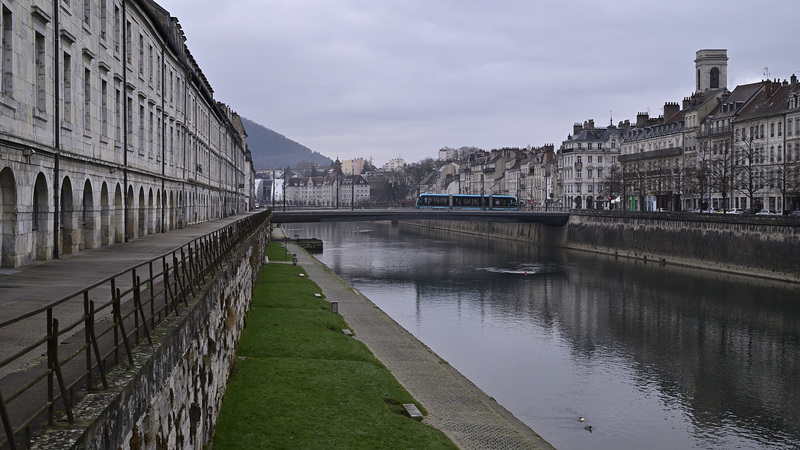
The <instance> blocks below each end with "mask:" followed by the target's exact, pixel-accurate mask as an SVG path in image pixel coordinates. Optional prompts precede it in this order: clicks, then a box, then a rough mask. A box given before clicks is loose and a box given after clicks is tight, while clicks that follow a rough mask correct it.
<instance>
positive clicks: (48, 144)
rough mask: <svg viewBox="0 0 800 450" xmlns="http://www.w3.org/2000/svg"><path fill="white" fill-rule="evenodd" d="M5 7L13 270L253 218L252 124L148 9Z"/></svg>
mask: <svg viewBox="0 0 800 450" xmlns="http://www.w3.org/2000/svg"><path fill="white" fill-rule="evenodd" d="M53 1H54V0H51V1H50V2H41V1H33V0H0V11H2V18H1V20H0V38H1V39H2V45H0V52H2V54H0V65H1V66H2V67H1V68H2V78H0V155H2V159H0V214H2V218H1V219H0V256H1V257H0V265H2V266H3V267H19V266H25V265H28V264H30V263H31V262H32V261H34V260H37V259H40V260H42V259H50V258H53V257H54V256H55V257H57V256H58V255H59V254H62V253H66V254H71V253H76V252H79V251H81V250H83V249H87V248H96V247H99V246H102V245H110V244H113V243H115V242H123V241H127V240H129V239H134V238H137V237H141V236H145V235H147V234H151V233H157V232H163V231H167V230H171V229H174V228H180V227H184V226H186V225H188V224H192V223H195V222H200V221H206V220H211V219H214V218H217V217H222V216H227V215H230V214H237V213H242V212H244V211H246V210H247V209H248V208H249V207H250V202H251V201H252V199H251V195H252V193H253V189H254V186H253V184H254V172H253V170H252V163H251V159H250V154H249V151H248V150H247V146H246V142H245V139H246V134H245V132H244V128H243V127H242V125H241V122H240V121H239V118H238V115H236V113H235V112H233V111H232V110H231V109H230V108H228V107H227V106H225V105H224V104H221V103H218V102H217V101H216V100H215V99H214V97H213V93H214V92H213V90H212V89H211V86H210V85H209V83H208V80H206V78H205V76H204V75H203V72H202V71H201V69H200V68H199V66H198V65H197V62H196V61H195V60H194V59H193V58H192V56H191V54H190V53H189V51H188V49H187V47H186V46H185V36H184V35H183V31H182V29H181V27H180V24H179V23H178V20H177V19H176V18H174V17H171V16H170V15H169V13H168V12H167V11H166V10H164V9H163V8H161V7H160V6H159V5H157V4H156V3H153V2H151V1H148V0H128V1H125V2H123V1H121V0H117V1H114V0H103V1H92V0H87V1H83V2H77V1H73V2H66V1H58V2H57V3H56V4H57V7H53V5H52V3H53Z"/></svg>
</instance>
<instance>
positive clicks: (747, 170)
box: [735, 128, 767, 213]
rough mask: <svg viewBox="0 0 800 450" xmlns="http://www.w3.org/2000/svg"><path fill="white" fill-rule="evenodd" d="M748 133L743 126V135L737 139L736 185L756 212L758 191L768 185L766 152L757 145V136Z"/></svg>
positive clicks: (752, 210) (751, 208)
mask: <svg viewBox="0 0 800 450" xmlns="http://www.w3.org/2000/svg"><path fill="white" fill-rule="evenodd" d="M746 134H747V133H746V132H745V131H744V128H743V129H742V136H741V138H738V139H737V141H736V146H735V161H736V167H737V174H736V187H737V188H738V189H739V190H741V191H742V192H744V194H745V196H746V197H747V203H748V204H749V205H750V210H751V212H753V213H756V212H758V211H756V210H755V208H756V202H755V200H756V193H757V192H758V191H760V190H761V189H763V188H764V187H765V186H766V185H767V178H766V177H765V171H764V167H763V164H764V153H763V150H762V149H761V148H760V147H758V146H756V145H755V136H753V135H750V136H747V135H746Z"/></svg>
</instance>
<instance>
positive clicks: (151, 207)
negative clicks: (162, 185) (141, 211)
mask: <svg viewBox="0 0 800 450" xmlns="http://www.w3.org/2000/svg"><path fill="white" fill-rule="evenodd" d="M156 216H158V211H156V206H155V203H153V188H150V189H148V190H147V234H153V233H155V231H156Z"/></svg>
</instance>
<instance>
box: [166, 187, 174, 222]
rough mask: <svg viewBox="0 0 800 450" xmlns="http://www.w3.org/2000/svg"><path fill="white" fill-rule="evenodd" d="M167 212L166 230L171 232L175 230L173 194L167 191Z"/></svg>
mask: <svg viewBox="0 0 800 450" xmlns="http://www.w3.org/2000/svg"><path fill="white" fill-rule="evenodd" d="M167 211H169V223H168V224H167V229H168V230H170V231H172V230H174V229H175V192H174V191H169V204H168V205H167Z"/></svg>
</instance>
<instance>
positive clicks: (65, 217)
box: [58, 177, 80, 254]
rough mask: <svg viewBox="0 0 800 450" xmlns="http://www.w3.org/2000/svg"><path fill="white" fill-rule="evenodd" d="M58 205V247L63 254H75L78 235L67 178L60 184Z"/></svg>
mask: <svg viewBox="0 0 800 450" xmlns="http://www.w3.org/2000/svg"><path fill="white" fill-rule="evenodd" d="M60 203H61V204H60V205H59V221H58V222H59V227H60V230H59V234H60V239H59V240H60V241H61V242H60V247H61V252H60V253H63V254H72V253H77V252H78V251H79V249H80V247H79V242H80V240H79V235H78V231H77V228H78V227H77V217H76V216H75V206H74V204H75V201H74V199H73V192H72V181H70V179H69V177H64V180H63V181H62V182H61V197H60Z"/></svg>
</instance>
